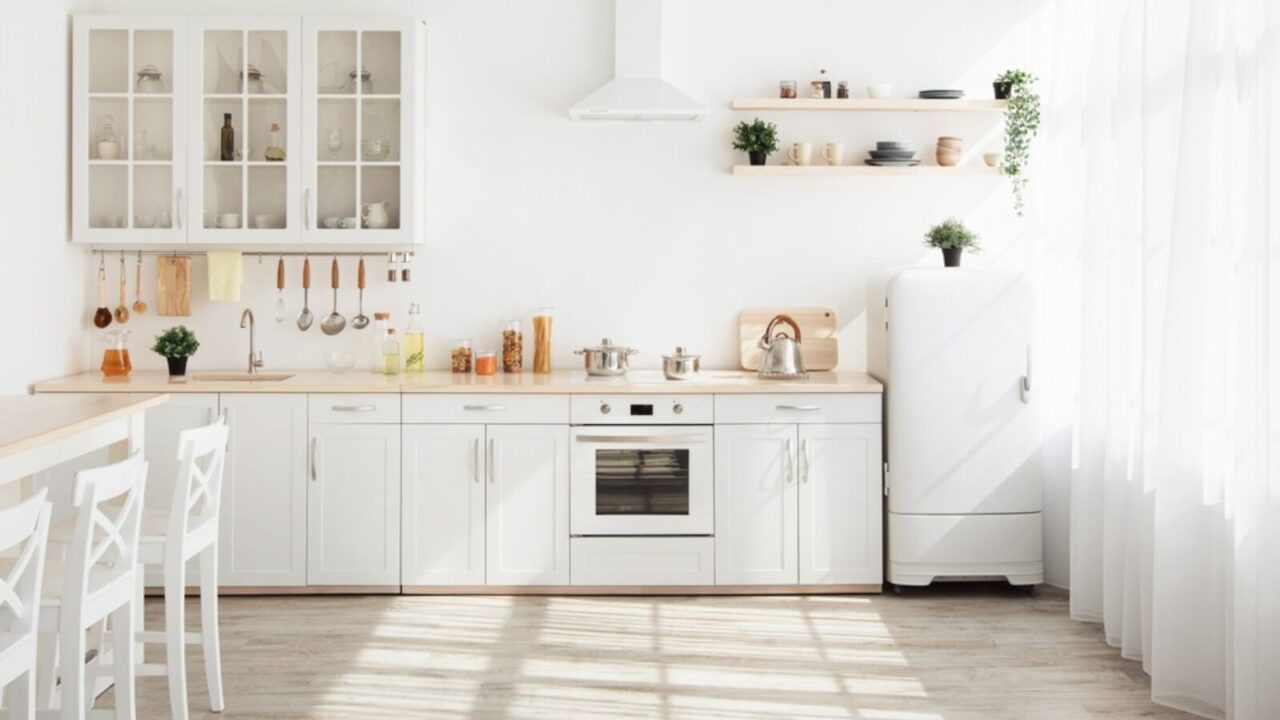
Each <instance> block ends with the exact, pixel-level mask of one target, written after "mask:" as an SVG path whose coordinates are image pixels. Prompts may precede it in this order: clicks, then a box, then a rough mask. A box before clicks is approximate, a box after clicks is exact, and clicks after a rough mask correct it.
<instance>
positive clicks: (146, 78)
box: [136, 65, 164, 93]
mask: <svg viewBox="0 0 1280 720" xmlns="http://www.w3.org/2000/svg"><path fill="white" fill-rule="evenodd" d="M136 88H137V91H138V92H140V93H158V92H164V82H163V81H162V80H161V77H160V70H159V69H158V68H156V66H155V65H143V66H142V67H141V68H139V69H138V81H137V84H136Z"/></svg>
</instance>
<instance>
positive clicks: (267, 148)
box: [188, 18, 302, 244]
mask: <svg viewBox="0 0 1280 720" xmlns="http://www.w3.org/2000/svg"><path fill="white" fill-rule="evenodd" d="M191 23H192V27H191V33H190V47H191V50H190V52H191V58H192V59H191V65H192V68H193V72H192V78H193V80H192V82H193V85H196V86H197V87H196V88H195V89H194V91H193V97H194V101H193V102H192V103H191V115H190V118H189V120H188V123H189V126H190V128H191V134H192V138H191V143H190V145H189V156H190V158H191V163H192V168H193V173H192V183H191V185H192V198H191V215H192V227H191V232H190V239H191V242H202V243H237V244H247V243H278V242H296V241H297V240H298V239H299V238H300V220H301V207H300V203H299V202H298V201H297V198H298V197H300V196H299V193H298V187H299V182H298V172H299V167H300V165H301V162H302V160H301V155H300V153H299V149H298V147H299V139H300V135H301V134H300V132H299V127H300V121H299V117H298V115H299V108H298V103H297V102H296V100H295V99H296V98H297V97H298V87H297V76H298V67H299V66H300V62H299V59H300V57H301V48H300V47H299V45H300V43H299V42H298V28H299V21H298V20H297V19H294V18H284V19H273V18H261V19H257V18H255V19H248V20H246V19H236V20H234V21H232V20H230V19H226V18H193V19H192V21H191Z"/></svg>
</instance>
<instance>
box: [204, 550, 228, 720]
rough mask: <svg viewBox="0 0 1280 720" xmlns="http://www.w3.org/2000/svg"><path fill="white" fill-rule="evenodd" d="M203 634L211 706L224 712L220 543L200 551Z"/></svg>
mask: <svg viewBox="0 0 1280 720" xmlns="http://www.w3.org/2000/svg"><path fill="white" fill-rule="evenodd" d="M199 557H200V634H201V637H202V639H203V641H204V642H203V645H204V672H205V681H206V683H207V684H208V686H209V708H210V709H211V710H213V711H214V712H222V708H223V701H222V646H221V642H220V641H219V639H218V545H217V544H216V543H215V544H213V545H210V546H209V547H208V548H207V549H205V551H204V552H202V553H200V556H199Z"/></svg>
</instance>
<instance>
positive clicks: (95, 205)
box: [72, 15, 425, 245]
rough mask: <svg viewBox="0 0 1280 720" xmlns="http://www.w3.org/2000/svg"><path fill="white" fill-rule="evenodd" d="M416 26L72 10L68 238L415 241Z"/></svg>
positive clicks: (419, 46)
mask: <svg viewBox="0 0 1280 720" xmlns="http://www.w3.org/2000/svg"><path fill="white" fill-rule="evenodd" d="M423 36H424V33H423V25H422V23H421V21H419V20H416V19H412V18H400V17H390V18H357V17H350V18H298V17H282V18H273V17H198V18H190V19H188V18H160V17H138V16H127V15H122V16H77V17H76V18H75V35H74V45H73V78H72V115H73V131H72V132H73V138H72V151H73V161H72V167H73V173H72V175H73V184H72V204H73V210H72V223H73V224H72V228H73V229H72V240H73V241H74V242H80V243H106V244H113V243H114V244H126V243H127V244H141V243H151V244H160V245H172V244H182V243H200V244H234V245H251V244H288V243H308V244H322V243H344V244H364V243H367V244H375V245H402V244H409V243H415V242H420V241H421V236H422V232H421V230H422V221H423V218H422V202H421V195H422V193H421V187H422V178H423V174H424V164H423V161H422V156H423V153H422V147H421V144H420V143H419V142H418V137H417V135H418V133H416V132H415V128H417V126H418V124H419V123H420V121H421V118H422V117H423V110H422V106H423V102H424V98H423V94H422V92H421V86H422V71H423V62H424V57H425V55H424V45H423Z"/></svg>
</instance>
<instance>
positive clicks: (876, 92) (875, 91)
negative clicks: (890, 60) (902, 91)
mask: <svg viewBox="0 0 1280 720" xmlns="http://www.w3.org/2000/svg"><path fill="white" fill-rule="evenodd" d="M892 94H893V85H891V84H890V83H876V84H875V85H868V86H867V97H869V98H874V99H876V100H883V99H885V98H887V97H889V96H890V95H892Z"/></svg>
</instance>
